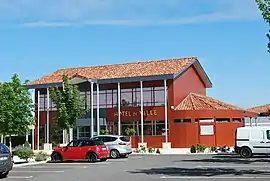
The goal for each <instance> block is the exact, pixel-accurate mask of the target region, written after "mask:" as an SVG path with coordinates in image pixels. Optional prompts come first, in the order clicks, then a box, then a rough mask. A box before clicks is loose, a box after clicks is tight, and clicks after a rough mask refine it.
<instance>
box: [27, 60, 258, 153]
mask: <svg viewBox="0 0 270 181" xmlns="http://www.w3.org/2000/svg"><path fill="white" fill-rule="evenodd" d="M63 74H66V75H68V76H69V78H70V79H71V82H72V83H74V84H77V85H78V87H79V89H80V92H81V96H82V97H85V98H86V99H87V105H88V106H90V107H91V109H90V111H89V113H88V114H87V115H85V117H84V118H82V119H80V120H79V121H78V122H77V125H76V128H75V129H74V136H75V137H77V138H82V137H87V138H88V137H91V136H93V135H95V134H99V132H100V130H102V129H108V130H109V132H110V133H111V134H124V130H125V129H126V128H134V129H135V130H136V135H134V136H133V137H132V145H133V147H137V146H138V145H139V144H144V145H147V147H154V148H161V147H167V148H168V147H172V148H187V147H190V146H191V145H195V144H205V145H207V146H224V145H227V146H230V145H233V144H234V131H235V129H236V128H237V127H240V126H243V125H244V121H243V119H244V117H245V116H253V115H254V113H250V112H248V111H245V110H244V109H241V108H238V107H236V106H233V105H230V104H226V103H223V102H221V101H218V100H215V99H213V98H210V97H207V96H206V89H207V88H211V87H212V83H211V81H210V80H209V78H208V76H207V74H206V73H205V71H204V69H203V68H202V66H201V64H200V63H199V61H198V59H197V58H196V57H190V58H181V59H169V60H155V61H147V62H135V63H126V64H115V65H104V66H91V67H82V68H67V69H60V70H58V71H56V72H54V73H51V74H49V75H46V76H44V77H41V78H40V79H37V80H34V81H32V82H31V83H30V84H29V85H28V88H29V89H35V95H36V104H37V105H39V107H37V108H36V118H37V119H36V121H37V124H36V129H35V130H36V131H35V138H36V140H37V141H36V144H37V145H40V146H42V144H43V143H51V142H52V141H53V140H52V134H51V132H52V126H51V125H52V122H54V121H55V120H56V119H57V110H56V107H55V105H54V103H53V102H52V101H51V100H50V99H47V97H49V89H48V88H49V87H52V86H59V87H61V86H62V75H63ZM141 112H143V114H140V113H141ZM97 125H99V126H97ZM48 128H49V129H48ZM142 130H143V131H142ZM166 130H167V131H166ZM142 132H143V134H141V133H142Z"/></svg>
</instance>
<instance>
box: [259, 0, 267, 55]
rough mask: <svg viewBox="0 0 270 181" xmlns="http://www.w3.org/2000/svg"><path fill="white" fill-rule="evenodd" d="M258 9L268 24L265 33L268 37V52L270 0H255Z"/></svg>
mask: <svg viewBox="0 0 270 181" xmlns="http://www.w3.org/2000/svg"><path fill="white" fill-rule="evenodd" d="M256 2H257V4H258V8H259V10H260V11H261V12H262V16H263V18H264V20H265V21H266V23H267V24H268V25H269V30H268V31H269V33H268V34H267V35H266V36H267V37H268V39H269V43H268V52H269V53H270V0H256Z"/></svg>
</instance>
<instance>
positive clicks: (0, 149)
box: [0, 143, 13, 178]
mask: <svg viewBox="0 0 270 181" xmlns="http://www.w3.org/2000/svg"><path fill="white" fill-rule="evenodd" d="M12 168H13V159H12V155H11V153H10V151H9V149H8V147H7V146H6V145H4V144H2V143H0V178H5V177H7V176H8V173H9V171H10V170H12Z"/></svg>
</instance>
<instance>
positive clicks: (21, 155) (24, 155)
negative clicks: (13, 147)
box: [17, 148, 34, 162]
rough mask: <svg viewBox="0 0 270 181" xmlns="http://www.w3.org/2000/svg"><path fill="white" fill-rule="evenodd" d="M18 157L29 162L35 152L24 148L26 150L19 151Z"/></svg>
mask: <svg viewBox="0 0 270 181" xmlns="http://www.w3.org/2000/svg"><path fill="white" fill-rule="evenodd" d="M17 155H18V157H19V158H20V159H23V160H25V161H27V162H28V161H29V159H30V158H33V156H34V152H33V150H31V149H28V148H24V149H20V150H18V151H17Z"/></svg>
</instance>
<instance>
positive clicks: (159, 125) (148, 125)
mask: <svg viewBox="0 0 270 181" xmlns="http://www.w3.org/2000/svg"><path fill="white" fill-rule="evenodd" d="M116 124H117V123H116ZM116 126H117V125H116ZM127 128H133V129H135V131H136V134H135V135H141V123H140V121H132V122H129V123H123V122H122V123H121V131H122V133H121V134H124V131H125V130H126V129H127ZM168 130H169V125H168ZM143 134H144V135H146V136H161V135H164V136H165V121H144V124H143ZM168 134H169V131H168Z"/></svg>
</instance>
